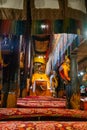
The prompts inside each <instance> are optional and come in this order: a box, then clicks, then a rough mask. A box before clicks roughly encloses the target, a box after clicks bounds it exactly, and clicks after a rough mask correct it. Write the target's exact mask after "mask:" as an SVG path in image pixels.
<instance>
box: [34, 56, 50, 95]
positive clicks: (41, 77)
mask: <svg viewBox="0 0 87 130" xmlns="http://www.w3.org/2000/svg"><path fill="white" fill-rule="evenodd" d="M35 58H36V59H34V65H36V64H37V66H38V67H36V68H38V69H36V70H35V71H34V73H33V75H32V92H33V93H34V94H35V95H37V96H40V95H47V91H49V89H50V79H49V77H48V75H47V74H45V65H46V64H45V60H44V59H43V58H41V57H40V58H38V57H35ZM38 63H39V64H38Z"/></svg>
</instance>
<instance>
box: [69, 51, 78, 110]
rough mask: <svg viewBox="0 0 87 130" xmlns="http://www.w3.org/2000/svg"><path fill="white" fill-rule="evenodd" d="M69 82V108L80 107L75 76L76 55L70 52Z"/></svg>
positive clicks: (76, 77)
mask: <svg viewBox="0 0 87 130" xmlns="http://www.w3.org/2000/svg"><path fill="white" fill-rule="evenodd" d="M70 77H71V82H70V84H69V85H68V86H67V87H68V98H67V99H68V100H67V101H68V107H69V108H71V109H79V108H80V88H79V83H78V76H77V55H76V53H75V54H71V69H70Z"/></svg>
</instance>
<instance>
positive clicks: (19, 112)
mask: <svg viewBox="0 0 87 130" xmlns="http://www.w3.org/2000/svg"><path fill="white" fill-rule="evenodd" d="M32 117H34V118H35V117H40V118H41V117H44V118H46V120H50V118H51V117H54V118H53V119H54V121H55V120H64V121H65V120H68V121H69V120H72V121H74V120H78V121H80V120H82V121H87V111H82V110H75V109H72V110H70V109H61V108H60V109H59V108H0V120H19V119H21V120H31V118H32Z"/></svg>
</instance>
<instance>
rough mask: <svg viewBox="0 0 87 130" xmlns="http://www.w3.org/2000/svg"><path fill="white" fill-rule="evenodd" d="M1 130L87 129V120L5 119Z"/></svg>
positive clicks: (0, 123)
mask: <svg viewBox="0 0 87 130" xmlns="http://www.w3.org/2000/svg"><path fill="white" fill-rule="evenodd" d="M0 130H87V122H64V121H63V122H56V121H49V122H48V121H37V122H34V121H26V122H25V121H14V122H13V121H5V122H0Z"/></svg>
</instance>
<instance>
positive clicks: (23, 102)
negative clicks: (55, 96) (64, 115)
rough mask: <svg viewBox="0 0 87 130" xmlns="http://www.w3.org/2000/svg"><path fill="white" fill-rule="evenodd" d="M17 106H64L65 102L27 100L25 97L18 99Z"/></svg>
mask: <svg viewBox="0 0 87 130" xmlns="http://www.w3.org/2000/svg"><path fill="white" fill-rule="evenodd" d="M17 107H24V108H49V107H50V108H65V107H66V102H65V101H56V100H54V101H52V100H50V101H49V100H48V101H44V100H35V101H34V100H33V101H29V100H27V99H25V100H23V99H18V101H17Z"/></svg>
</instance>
